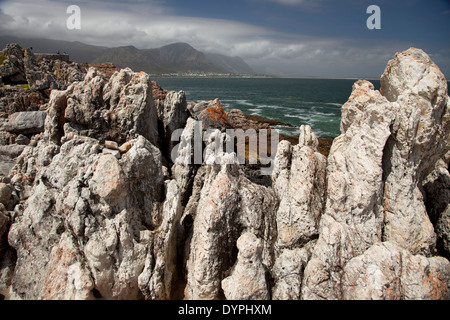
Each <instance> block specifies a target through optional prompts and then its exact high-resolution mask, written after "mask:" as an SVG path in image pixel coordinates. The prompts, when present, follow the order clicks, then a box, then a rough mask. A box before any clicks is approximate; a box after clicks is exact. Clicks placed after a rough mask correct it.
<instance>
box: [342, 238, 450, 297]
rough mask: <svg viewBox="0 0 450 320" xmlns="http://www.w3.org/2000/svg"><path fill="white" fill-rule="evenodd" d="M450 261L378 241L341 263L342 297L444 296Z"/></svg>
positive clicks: (447, 293)
mask: <svg viewBox="0 0 450 320" xmlns="http://www.w3.org/2000/svg"><path fill="white" fill-rule="evenodd" d="M449 284H450V262H449V261H448V260H447V259H445V258H442V257H434V258H425V257H424V256H420V255H417V256H414V255H412V254H411V253H410V252H408V251H407V250H405V249H402V248H400V247H398V246H397V245H396V244H394V243H392V242H385V243H379V244H375V245H374V246H372V247H371V248H370V249H368V250H367V251H366V252H365V253H364V254H363V255H360V256H358V257H355V258H353V259H352V260H350V261H349V262H348V263H347V264H346V265H345V267H344V271H343V277H342V290H343V298H344V299H346V300H400V299H401V300H430V299H432V300H447V299H448V298H449V291H448V287H449Z"/></svg>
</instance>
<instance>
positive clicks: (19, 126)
mask: <svg viewBox="0 0 450 320" xmlns="http://www.w3.org/2000/svg"><path fill="white" fill-rule="evenodd" d="M46 117H47V112H45V111H28V112H16V113H14V114H12V115H10V116H9V117H8V122H7V123H6V124H5V130H6V131H8V132H13V133H23V134H36V133H41V132H44V126H45V118H46Z"/></svg>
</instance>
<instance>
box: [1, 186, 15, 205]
mask: <svg viewBox="0 0 450 320" xmlns="http://www.w3.org/2000/svg"><path fill="white" fill-rule="evenodd" d="M12 192H13V188H12V187H11V185H9V184H6V183H3V182H1V183H0V203H2V204H3V205H4V206H5V207H6V208H8V205H9V201H10V198H11V195H12Z"/></svg>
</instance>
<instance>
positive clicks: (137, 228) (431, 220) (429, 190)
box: [0, 47, 450, 300]
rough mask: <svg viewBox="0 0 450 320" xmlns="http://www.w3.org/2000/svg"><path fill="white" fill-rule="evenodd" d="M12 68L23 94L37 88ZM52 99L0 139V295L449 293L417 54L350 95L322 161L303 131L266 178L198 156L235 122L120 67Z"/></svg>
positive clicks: (443, 147)
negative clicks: (5, 164) (0, 146)
mask: <svg viewBox="0 0 450 320" xmlns="http://www.w3.org/2000/svg"><path fill="white" fill-rule="evenodd" d="M8 50H10V51H11V52H12V51H14V50H15V49H14V47H10V48H9V49H8ZM20 52H23V51H20ZM16 54H17V55H20V53H19V52H16ZM11 56H14V55H12V54H11ZM23 59H25V57H22V60H23ZM14 61H15V60H14V58H12V59H11V58H10V59H9V63H10V65H8V68H9V69H12V64H13V62H14ZM18 61H20V59H18ZM32 63H34V62H33V60H32V58H30V59H29V60H27V62H26V63H24V66H26V67H24V68H27V69H29V70H37V69H36V68H37V66H34V67H33V66H32V65H31V64H32ZM29 64H30V65H29ZM67 67H69V66H67ZM71 67H74V66H71ZM8 68H6V69H8ZM59 68H60V72H61V74H65V75H66V76H69V74H70V72H67V73H66V71H64V70H66V69H65V66H64V64H61V66H60V67H59ZM74 68H76V67H74ZM9 69H8V70H9ZM8 72H9V71H8ZM10 73H11V72H9V73H8V74H10ZM36 73H37V74H39V72H38V71H36ZM19 74H20V73H19ZM26 74H27V73H26V72H25V73H24V75H25V77H26V79H27V80H28V81H30V82H33V83H35V87H33V90H40V89H38V88H40V84H42V83H44V82H45V81H47V80H48V78H47V77H46V76H28V77H27V75H26ZM10 76H11V75H10ZM66 76H65V77H66ZM35 79H41V80H40V82H39V81H37V80H35ZM42 79H44V80H45V81H44V80H42ZM46 79H47V80H46ZM66 79H69V78H66ZM72 80H73V79H72ZM47 82H49V81H47ZM60 89H61V90H52V91H51V95H50V98H49V101H48V103H47V104H46V105H45V107H44V108H40V109H41V110H40V111H39V112H42V111H43V110H45V114H46V116H45V123H44V126H43V129H42V125H39V126H34V125H33V126H32V127H33V131H32V133H30V132H29V131H19V132H17V131H15V129H10V132H6V131H5V132H6V133H5V134H4V135H3V137H4V140H5V141H6V140H8V141H10V142H13V143H8V144H7V145H5V147H6V148H5V150H0V155H1V153H2V152H3V154H4V155H5V156H8V157H9V158H10V159H11V158H13V159H14V160H11V161H12V166H13V167H12V169H11V170H10V171H9V172H8V170H6V172H7V174H5V176H4V177H2V178H1V179H2V180H1V181H0V202H1V204H0V294H2V295H3V296H5V297H8V298H13V299H99V298H105V299H183V298H184V299H255V300H257V299H448V298H450V291H449V284H450V262H449V261H448V260H447V258H448V256H449V252H450V250H449V247H450V246H449V243H450V240H449V239H450V234H449V230H450V224H449V221H450V219H449V194H450V191H449V190H450V189H449V177H450V174H449V172H448V168H449V160H450V157H449V154H450V152H449V150H450V142H449V141H450V139H449V138H450V111H449V106H450V102H449V101H450V100H449V98H448V91H447V90H448V89H447V84H446V81H445V79H444V77H443V75H442V73H441V72H440V71H439V69H438V68H437V66H436V65H435V64H434V63H433V62H432V61H431V60H430V59H429V57H428V56H427V55H426V54H425V53H424V52H423V51H421V50H419V49H414V48H411V49H409V50H407V51H405V52H403V53H399V54H397V55H396V57H395V59H393V60H392V61H390V62H389V64H388V67H387V69H386V71H385V73H384V74H383V76H382V90H381V91H376V90H374V87H373V85H372V84H371V83H370V82H367V81H363V80H360V81H357V82H356V83H355V84H354V86H353V92H352V94H351V96H350V98H349V100H348V102H347V103H346V104H345V105H344V106H343V108H342V123H341V135H340V136H339V137H338V138H337V139H335V141H334V143H333V146H332V148H331V150H330V155H329V157H328V159H327V158H326V157H325V156H323V155H322V154H321V153H320V152H319V151H318V145H319V142H318V139H317V138H316V136H315V135H314V133H313V132H312V130H311V128H310V127H309V126H302V127H301V128H300V136H299V143H298V144H297V145H295V146H293V145H292V144H291V143H290V142H288V141H282V142H281V143H280V144H279V145H278V150H277V153H276V157H275V160H274V169H273V172H272V173H271V175H270V176H269V177H268V179H265V180H264V179H262V180H261V179H259V180H258V179H255V176H254V168H251V167H247V166H245V165H239V164H238V163H237V162H236V161H235V160H236V157H237V156H236V154H235V153H226V152H224V151H222V152H211V150H212V149H211V148H212V146H214V145H217V144H219V145H223V144H225V143H226V142H227V141H228V140H229V139H230V138H229V136H227V134H226V133H225V129H227V128H231V127H233V124H234V123H235V121H234V120H233V119H235V118H239V117H240V118H242V117H241V116H240V115H239V114H237V113H236V112H233V113H231V114H229V115H227V114H226V112H225V111H223V109H222V108H221V106H220V102H219V100H217V99H216V100H211V101H209V102H201V103H197V104H193V103H188V102H187V101H186V97H185V94H184V92H183V91H180V92H167V91H165V90H163V89H162V88H160V87H159V86H157V85H156V84H155V83H153V84H152V82H151V81H150V79H149V77H148V75H147V74H145V73H142V72H141V73H135V72H133V71H132V70H130V69H122V70H120V71H117V72H115V73H114V74H113V75H112V76H109V75H108V76H107V75H105V74H103V73H101V72H99V71H98V70H97V69H95V68H91V69H89V70H87V72H86V74H85V75H84V74H83V78H82V79H80V81H75V82H71V81H69V83H68V85H67V86H63V87H61V88H60ZM4 110H10V111H11V112H10V113H8V116H10V115H12V114H13V113H14V112H18V111H26V110H16V109H15V108H13V107H11V108H4ZM36 111H37V110H36ZM5 112H6V111H5ZM35 115H37V114H35ZM27 116H29V117H31V116H32V115H31V114H27ZM17 117H18V115H16V116H12V117H11V116H10V118H11V119H9V120H13V121H11V122H10V121H8V122H6V123H7V124H8V123H9V125H4V126H3V127H2V129H3V130H4V129H5V128H16V127H20V126H19V125H18V124H17V123H16V124H15V125H14V120H17ZM39 119H40V118H39ZM196 120H204V127H203V128H201V127H200V128H197V127H196ZM32 122H33V121H26V123H27V124H28V123H32ZM246 123H248V122H246ZM35 127H39V130H37V129H36V130H35ZM21 128H22V127H21ZM27 128H28V127H27ZM206 129H210V131H211V134H210V135H209V136H208V137H207V138H205V140H204V141H203V139H202V141H201V142H200V144H196V143H195V141H194V138H195V137H196V134H198V133H199V132H198V131H200V134H201V133H202V132H204V131H205V130H206ZM213 129H214V130H213ZM21 130H22V129H21ZM27 130H28V129H27ZM42 130H43V132H40V131H42ZM178 130H179V131H178ZM27 132H28V133H27ZM174 132H178V133H180V135H181V137H182V140H181V141H182V142H181V143H180V144H179V145H177V146H176V148H175V149H173V147H174V146H175V144H176V143H177V142H174V141H171V137H172V134H173V133H174ZM8 135H9V136H8ZM27 139H28V140H27ZM19 142H20V143H19ZM203 144H204V145H203ZM195 148H200V151H205V152H204V154H203V155H204V161H203V164H194V163H193V162H192V161H191V160H192V153H193V151H194V149H195ZM172 153H173V154H174V155H175V156H176V155H177V156H178V158H176V161H175V162H174V159H173V158H172V155H173V154H172ZM219 160H220V161H219ZM233 160H234V161H233Z"/></svg>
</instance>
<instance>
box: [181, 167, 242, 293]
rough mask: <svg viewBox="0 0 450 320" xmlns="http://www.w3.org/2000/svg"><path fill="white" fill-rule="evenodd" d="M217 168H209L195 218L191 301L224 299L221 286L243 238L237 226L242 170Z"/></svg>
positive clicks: (189, 285)
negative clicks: (239, 178)
mask: <svg viewBox="0 0 450 320" xmlns="http://www.w3.org/2000/svg"><path fill="white" fill-rule="evenodd" d="M216 166H218V165H210V166H208V167H207V173H206V176H205V185H204V187H203V189H202V192H201V196H200V202H199V204H198V208H197V213H196V216H195V223H194V227H193V235H192V240H191V251H190V255H189V260H188V263H187V287H186V293H185V296H186V297H187V298H188V299H194V300H197V299H200V300H211V299H212V300H214V299H219V298H220V295H219V294H220V283H221V281H222V279H223V278H224V277H225V271H226V270H227V269H229V268H230V267H231V266H232V265H233V261H232V251H233V246H234V244H235V242H236V240H237V238H238V237H239V230H236V226H235V221H236V219H237V216H236V215H237V211H238V202H239V198H238V182H237V180H238V168H237V167H236V166H235V165H234V166H233V165H223V167H222V168H221V169H220V166H219V167H218V168H217V167H216ZM215 167H216V168H215ZM218 169H219V170H220V171H219V172H217V171H218Z"/></svg>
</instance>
